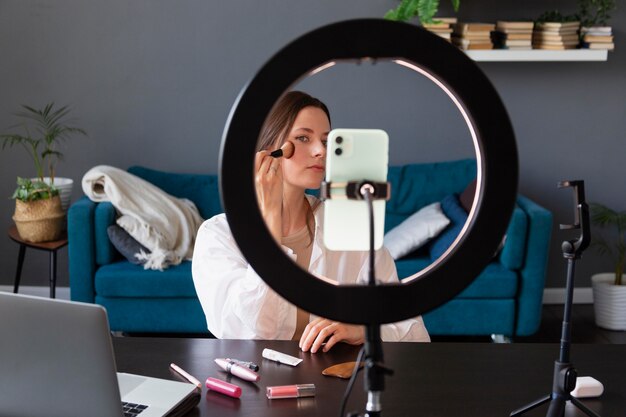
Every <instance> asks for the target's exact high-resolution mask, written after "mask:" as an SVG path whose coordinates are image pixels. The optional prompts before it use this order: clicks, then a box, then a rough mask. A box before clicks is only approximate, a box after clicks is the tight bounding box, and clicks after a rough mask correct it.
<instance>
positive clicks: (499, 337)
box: [491, 334, 513, 343]
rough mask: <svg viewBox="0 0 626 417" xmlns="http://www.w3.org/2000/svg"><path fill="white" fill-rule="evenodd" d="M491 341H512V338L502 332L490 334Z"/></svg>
mask: <svg viewBox="0 0 626 417" xmlns="http://www.w3.org/2000/svg"><path fill="white" fill-rule="evenodd" d="M491 341H492V342H493V343H512V342H513V339H512V338H510V337H509V336H505V335H503V334H492V335H491Z"/></svg>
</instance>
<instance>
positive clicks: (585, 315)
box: [432, 304, 626, 344]
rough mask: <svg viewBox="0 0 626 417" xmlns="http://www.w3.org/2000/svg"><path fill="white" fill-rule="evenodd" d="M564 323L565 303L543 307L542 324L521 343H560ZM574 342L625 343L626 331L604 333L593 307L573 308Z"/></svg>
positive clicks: (475, 339)
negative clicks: (598, 325)
mask: <svg viewBox="0 0 626 417" xmlns="http://www.w3.org/2000/svg"><path fill="white" fill-rule="evenodd" d="M562 321H563V305H562V304H546V305H544V306H543V313H542V318H541V325H540V326H539V330H538V331H537V333H535V334H534V335H532V336H528V337H517V338H515V339H514V340H513V341H514V342H518V343H559V342H560V340H561V326H562ZM432 340H433V342H490V341H491V340H490V338H489V337H473V336H472V337H465V336H459V337H457V336H454V337H453V336H433V337H432ZM572 343H599V344H621V343H626V332H616V331H611V330H604V329H601V328H599V327H597V326H596V324H595V322H594V315H593V305H592V304H575V305H574V306H573V307H572Z"/></svg>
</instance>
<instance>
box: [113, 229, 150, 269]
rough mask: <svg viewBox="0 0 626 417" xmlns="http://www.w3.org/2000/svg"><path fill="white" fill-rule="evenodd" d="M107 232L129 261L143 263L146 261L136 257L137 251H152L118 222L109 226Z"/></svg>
mask: <svg viewBox="0 0 626 417" xmlns="http://www.w3.org/2000/svg"><path fill="white" fill-rule="evenodd" d="M107 234H108V235H109V240H110V241H111V244H112V245H113V246H114V247H115V249H117V250H118V251H119V253H121V254H122V255H123V256H124V258H126V259H128V262H130V263H133V264H135V265H143V264H144V263H146V261H140V260H139V259H137V257H135V254H136V253H139V252H141V251H144V252H145V253H150V251H149V250H148V249H146V248H145V246H143V245H142V244H141V243H139V242H137V241H136V240H135V239H134V238H133V237H132V236H131V235H129V234H128V232H127V231H126V230H124V229H122V228H121V227H119V226H118V225H116V224H112V225H111V226H109V227H107Z"/></svg>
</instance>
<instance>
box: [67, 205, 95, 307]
mask: <svg viewBox="0 0 626 417" xmlns="http://www.w3.org/2000/svg"><path fill="white" fill-rule="evenodd" d="M95 209H96V203H94V202H93V201H91V200H89V199H88V198H87V197H83V198H81V199H80V200H78V201H76V202H75V203H74V204H72V205H71V207H70V209H69V210H68V213H67V237H68V242H69V244H68V256H69V271H70V296H71V299H72V300H73V301H82V302H86V303H93V302H94V299H95V291H94V275H95V272H96V250H95V239H94V232H95V230H94V212H95Z"/></svg>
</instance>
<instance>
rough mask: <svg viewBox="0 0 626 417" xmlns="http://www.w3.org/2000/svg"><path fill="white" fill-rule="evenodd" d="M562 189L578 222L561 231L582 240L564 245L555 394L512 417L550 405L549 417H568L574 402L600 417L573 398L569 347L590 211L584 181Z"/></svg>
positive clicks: (573, 376) (573, 371)
mask: <svg viewBox="0 0 626 417" xmlns="http://www.w3.org/2000/svg"><path fill="white" fill-rule="evenodd" d="M558 186H559V188H563V187H573V188H574V198H575V201H576V203H575V205H576V207H575V219H574V224H573V225H563V224H562V225H561V229H580V236H579V238H578V239H575V240H566V241H564V242H563V244H562V245H561V249H562V251H563V257H564V258H565V259H567V281H566V290H567V295H566V298H565V305H564V307H563V325H562V329H561V350H560V354H559V359H558V360H557V361H555V362H554V373H553V376H552V378H553V379H552V393H551V394H550V395H547V396H545V397H542V398H540V399H538V400H537V401H534V402H532V403H530V404H528V405H526V406H524V407H522V408H520V409H518V410H515V411H513V412H512V413H511V417H514V416H521V415H522V414H524V413H526V412H527V411H530V410H532V409H534V408H536V407H539V406H540V405H542V404H545V403H547V402H549V403H550V405H549V407H548V413H547V414H546V416H547V417H563V416H564V415H565V403H566V402H567V401H571V403H572V404H574V405H575V406H576V407H578V408H579V409H580V410H582V411H583V412H584V413H585V414H587V415H588V416H591V417H600V416H599V415H598V414H596V413H595V412H593V411H592V410H590V409H589V408H587V407H586V406H585V405H584V404H582V403H581V402H580V401H578V400H577V399H576V398H574V397H572V395H571V392H572V390H573V389H574V388H575V387H576V378H577V377H578V373H577V371H576V368H574V366H573V364H572V363H571V362H570V344H571V337H572V322H571V317H572V301H573V300H572V298H573V294H574V269H575V263H576V260H577V259H580V256H581V255H582V253H583V251H584V250H585V249H586V248H587V247H588V246H589V242H590V240H591V234H590V230H589V207H588V206H587V203H586V202H585V183H584V181H563V182H560V183H559V185H558Z"/></svg>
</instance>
